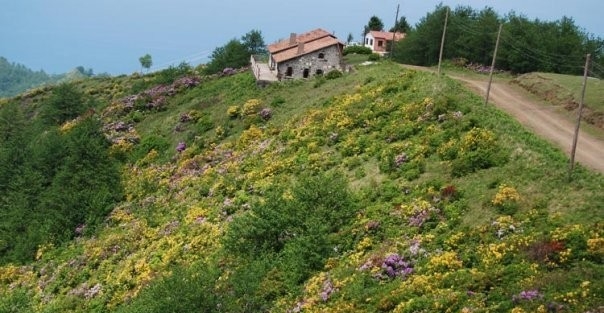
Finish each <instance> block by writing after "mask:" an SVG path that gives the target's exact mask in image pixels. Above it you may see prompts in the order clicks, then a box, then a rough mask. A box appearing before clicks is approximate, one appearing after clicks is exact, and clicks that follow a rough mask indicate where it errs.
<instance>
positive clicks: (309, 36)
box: [267, 28, 333, 53]
mask: <svg viewBox="0 0 604 313" xmlns="http://www.w3.org/2000/svg"><path fill="white" fill-rule="evenodd" d="M326 36H333V35H331V34H330V33H329V32H327V31H325V30H323V29H321V28H317V29H315V30H311V31H309V32H307V33H304V34H300V35H297V36H296V42H295V43H293V44H292V43H291V42H290V38H287V39H284V40H281V41H279V42H276V43H273V44H270V45H268V47H267V48H268V52H270V53H276V52H279V51H281V50H284V49H288V48H291V47H293V46H297V45H298V42H304V43H307V42H309V41H313V40H317V39H319V38H323V37H326Z"/></svg>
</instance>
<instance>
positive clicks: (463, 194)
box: [0, 61, 604, 312]
mask: <svg viewBox="0 0 604 313" xmlns="http://www.w3.org/2000/svg"><path fill="white" fill-rule="evenodd" d="M154 75H155V74H154ZM154 75H150V76H144V77H130V78H113V79H109V80H98V81H96V82H94V83H92V82H86V83H82V84H79V85H77V87H78V88H81V91H82V92H83V94H84V95H95V98H96V99H97V101H92V102H90V103H97V104H95V107H96V108H97V113H94V114H92V116H89V117H84V116H86V113H84V114H83V115H80V117H79V118H76V119H75V120H68V121H67V122H65V123H63V124H61V125H60V127H56V126H52V127H51V126H49V125H47V126H45V127H48V129H49V130H52V129H54V132H51V131H49V132H46V133H45V134H46V135H45V136H50V135H51V134H52V136H53V138H54V140H56V141H59V142H63V140H65V141H67V142H69V141H68V140H67V138H68V137H69V138H70V137H71V135H70V134H76V133H79V132H75V131H76V130H77V129H80V128H81V129H82V132H84V131H83V129H86V130H90V129H98V128H93V127H92V126H93V124H94V123H95V121H96V123H98V122H100V123H102V127H101V128H102V130H103V134H104V135H105V137H107V138H109V139H110V141H111V146H110V147H109V150H108V151H109V155H110V156H112V157H115V158H118V159H119V160H121V162H122V163H121V175H120V182H121V185H122V186H123V194H124V197H123V198H121V199H118V200H119V201H117V202H115V203H113V204H112V205H110V206H108V207H109V208H110V212H109V213H108V214H105V215H104V216H103V218H96V220H97V221H98V222H96V225H98V226H97V227H92V228H88V225H89V224H86V225H87V229H88V230H87V231H88V232H89V233H87V234H86V233H84V234H83V235H81V236H78V238H77V239H76V240H72V241H64V243H63V244H61V245H59V244H56V245H50V244H48V241H42V242H41V244H39V245H37V244H36V245H35V246H32V247H31V248H32V249H35V260H32V261H28V262H25V264H22V265H20V264H17V263H5V264H4V265H3V266H1V267H0V310H3V311H8V312H11V311H21V312H66V311H71V312H109V311H118V312H166V311H167V312H196V311H199V310H204V311H207V312H295V311H301V312H421V311H424V312H445V311H447V310H452V311H462V312H487V311H493V312H496V311H497V312H498V311H502V312H507V311H513V312H539V311H544V312H547V310H550V311H551V310H558V311H568V312H586V311H594V310H597V309H598V308H599V306H601V305H602V303H603V302H604V298H603V297H602V295H603V294H604V283H603V282H604V264H603V263H604V251H602V248H601V247H603V246H604V239H602V236H603V233H602V229H601V227H600V224H601V223H602V218H603V217H604V216H603V212H604V210H603V207H602V203H604V198H603V197H604V195H603V194H602V193H601V190H602V188H603V187H604V178H603V177H602V175H600V174H595V173H591V172H588V171H587V170H585V169H584V168H581V167H580V168H578V170H577V172H576V173H575V174H574V176H573V181H572V182H571V183H568V181H567V175H566V169H567V167H566V164H567V159H566V158H565V157H564V155H563V154H562V152H560V151H558V150H556V149H554V148H553V147H552V146H551V145H549V144H547V143H545V142H544V141H542V140H540V139H538V138H537V137H536V136H534V135H532V134H530V133H529V132H527V131H526V130H524V129H523V128H522V127H520V125H519V124H518V123H516V122H515V121H514V120H512V119H511V118H510V117H509V116H507V115H505V114H503V113H502V112H500V111H498V110H497V109H495V108H494V107H491V106H484V105H483V103H482V101H481V99H479V98H478V97H477V96H474V95H472V94H471V93H470V92H468V91H467V90H465V89H464V88H462V87H461V86H460V85H459V84H458V83H456V82H454V81H452V80H449V79H447V78H444V77H440V78H439V77H436V76H435V75H432V74H428V73H421V72H416V71H412V70H406V69H403V68H401V67H398V66H396V64H394V63H392V62H389V61H383V62H378V63H375V64H372V65H363V66H361V65H359V66H357V67H356V69H355V71H354V72H353V73H350V74H344V75H343V76H341V77H339V78H338V79H331V80H328V79H325V80H323V81H322V83H321V84H316V82H314V81H313V80H310V81H287V82H283V83H277V84H273V85H270V86H268V87H266V88H264V89H260V88H257V87H256V86H255V81H254V78H253V76H252V74H251V73H249V72H245V73H239V74H236V75H229V76H200V75H199V74H198V73H196V72H195V71H194V70H190V71H188V72H187V73H186V74H183V75H182V76H177V77H175V79H174V80H173V81H172V82H171V83H162V84H160V85H156V83H155V80H154V79H155V77H156V76H154ZM141 81H142V82H145V84H146V85H141V86H142V87H139V88H137V91H136V92H131V91H132V90H133V89H132V87H133V86H134V85H136V84H140V82H141ZM97 84H98V85H97ZM107 86H112V87H111V88H107ZM114 86H115V87H114ZM96 88H100V89H101V90H110V92H111V95H108V94H104V92H102V91H99V90H96ZM85 97H86V96H85ZM50 98H51V96H50V95H47V94H45V93H44V92H40V93H39V94H35V95H33V96H27V97H25V96H23V97H20V98H15V99H12V100H11V101H10V102H7V103H4V104H2V106H1V107H0V114H4V115H3V116H13V115H15V116H19V114H20V115H21V116H23V118H21V119H18V120H17V119H15V120H16V121H21V122H20V123H21V124H20V123H10V124H8V123H2V122H0V126H1V127H3V128H2V129H1V132H0V134H3V135H4V136H3V137H0V138H10V140H11V144H14V143H17V142H20V140H19V138H23V137H19V136H26V135H28V133H23V132H21V131H20V129H18V128H15V126H17V125H25V126H27V125H28V124H27V123H28V122H27V121H28V120H27V119H26V118H25V116H35V115H36V114H35V113H36V112H42V111H43V108H44V107H45V104H46V103H47V102H46V101H49V99H50ZM85 103H88V102H86V101H85ZM24 108H27V109H24ZM0 121H2V119H0ZM87 121H88V122H87ZM89 123H90V124H89ZM86 125H88V126H86ZM25 126H23V127H25ZM53 127H54V128H53ZM34 133H36V134H40V133H41V132H37V131H36V132H34ZM84 133H86V134H89V132H84ZM93 133H94V132H93ZM85 137H86V136H76V137H75V138H73V139H72V143H71V144H69V146H74V147H78V146H79V145H78V144H77V143H80V144H81V141H77V140H76V139H83V138H85ZM89 137H92V138H98V137H95V136H89ZM49 142H50V139H49ZM93 142H94V143H98V142H100V140H99V141H97V139H95V140H93ZM65 145H68V144H67V143H66V144H65ZM91 145H92V143H91ZM0 147H5V145H4V144H3V145H1V146H0ZM48 147H49V149H50V147H53V149H56V150H58V151H62V153H67V152H65V151H63V149H57V147H61V146H56V145H53V144H50V143H49V144H48ZM88 150H91V149H86V151H88ZM92 150H94V149H92ZM2 151H3V153H0V157H2V158H3V159H2V161H4V160H8V161H9V162H12V161H13V160H17V161H19V160H20V161H21V162H24V160H25V159H26V158H23V157H22V155H21V154H19V153H21V151H20V150H18V149H10V152H11V153H4V152H5V151H4V150H2ZM53 151H54V150H53ZM68 151H71V150H70V149H68ZM6 152H8V150H7V151H6ZM43 155H47V154H43ZM49 155H52V154H49ZM76 155H84V156H86V157H85V158H84V159H85V160H87V159H89V158H90V159H91V160H97V159H96V158H92V157H91V156H88V155H86V154H84V152H83V151H79V153H76ZM67 159H69V158H65V160H67ZM106 159H107V160H111V157H107V158H106ZM53 160H56V158H51V159H48V160H47V162H51V161H53ZM61 160H63V159H61ZM74 160H75V158H74ZM97 161H98V162H101V160H97ZM106 162H108V161H106ZM62 163H63V162H62V161H61V164H62ZM5 164H11V163H6V162H0V166H3V168H2V171H1V173H5V170H6V171H7V173H10V175H11V176H10V177H11V178H13V177H18V172H16V169H18V168H19V165H17V166H7V165H5ZM17 164H18V163H17ZM43 164H45V163H43ZM68 164H72V163H68ZM84 164H87V163H84ZM48 168H51V167H50V165H48ZM76 168H77V167H76ZM70 169H71V172H74V170H75V169H74V168H70ZM13 170H15V171H13ZM85 173H88V172H85ZM55 176H58V177H60V179H59V178H57V181H58V182H61V185H66V186H72V187H74V186H76V185H77V184H71V182H73V181H75V180H72V179H70V177H66V176H65V175H55ZM84 176H85V177H90V175H84ZM53 177H54V176H53ZM0 178H1V179H0V187H5V186H9V185H11V181H12V180H11V179H8V178H7V177H5V176H2V177H0ZM116 185H117V184H116ZM57 186H58V185H57ZM51 187H52V185H51ZM69 189H72V188H69ZM69 189H66V190H69ZM75 189H76V190H77V188H75ZM95 189H99V188H95ZM21 190H22V191H26V190H27V189H26V188H21ZM49 190H53V191H56V189H52V188H51V189H49ZM16 192H17V189H15V190H13V195H14V196H13V197H12V198H10V200H8V201H5V200H4V199H3V202H2V205H3V207H2V209H3V211H2V212H5V211H4V209H9V208H10V209H12V208H17V205H19V203H20V202H19V201H20V199H19V198H18V197H17V194H16ZM24 194H27V193H26V192H24ZM53 194H55V197H59V195H57V194H56V193H54V192H53ZM52 199H54V198H52ZM69 199H71V198H69ZM74 199H79V198H74ZM67 200H68V199H67ZM52 203H59V202H58V201H57V202H52ZM23 207H26V206H23ZM55 207H59V206H55ZM66 208H67V206H66ZM18 212H20V211H18ZM98 212H101V211H98ZM104 212H107V211H104ZM96 216H98V215H96ZM2 220H3V221H4V219H2ZM3 223H4V222H3ZM3 225H8V224H3ZM15 225H20V224H15ZM5 251H6V250H5Z"/></svg>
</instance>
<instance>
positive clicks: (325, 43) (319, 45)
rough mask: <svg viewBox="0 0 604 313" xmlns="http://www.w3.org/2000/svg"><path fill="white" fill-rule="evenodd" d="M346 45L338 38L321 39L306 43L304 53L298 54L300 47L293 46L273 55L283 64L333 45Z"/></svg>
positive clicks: (276, 60)
mask: <svg viewBox="0 0 604 313" xmlns="http://www.w3.org/2000/svg"><path fill="white" fill-rule="evenodd" d="M338 44H339V45H342V46H343V45H344V44H343V43H342V42H340V41H339V40H338V39H337V38H335V37H331V36H328V37H323V38H319V39H317V40H313V41H311V42H307V43H304V50H303V51H302V53H298V52H299V51H298V45H295V46H291V48H289V49H285V50H281V51H279V52H277V53H274V54H273V59H274V60H275V62H277V63H279V62H283V61H287V60H290V59H293V58H295V57H297V56H299V55H304V54H307V53H311V52H314V51H317V50H321V49H323V48H327V47H331V46H333V45H338Z"/></svg>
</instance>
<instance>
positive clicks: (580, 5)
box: [0, 0, 604, 74]
mask: <svg viewBox="0 0 604 313" xmlns="http://www.w3.org/2000/svg"><path fill="white" fill-rule="evenodd" d="M0 1H1V2H2V4H1V5H0V8H1V9H0V56H3V57H5V58H7V59H8V60H9V61H10V62H17V63H21V64H24V65H26V66H27V67H30V68H32V69H34V70H39V69H43V70H45V71H46V72H48V73H55V74H58V73H63V72H67V71H69V70H71V69H73V68H74V67H76V66H79V65H81V66H84V67H86V68H92V69H93V70H94V72H95V73H102V72H108V73H111V74H124V73H125V74H130V73H132V72H134V71H137V70H139V69H140V63H139V62H138V58H139V57H140V56H142V55H144V54H145V53H149V54H151V56H152V57H153V64H154V66H153V67H167V66H169V65H178V64H179V63H180V62H182V61H187V62H189V63H191V64H198V63H200V62H207V61H208V56H209V55H210V54H211V52H212V51H213V50H214V48H216V47H218V46H222V45H224V44H225V43H226V42H228V41H229V40H230V39H233V38H240V37H241V36H242V35H244V34H245V33H247V32H248V31H250V30H252V29H258V30H260V31H261V32H262V35H263V37H264V40H265V42H266V43H267V44H268V43H272V42H274V41H276V40H278V39H282V38H287V37H288V36H289V34H290V33H291V32H297V33H302V32H305V31H309V30H312V29H315V28H319V27H320V28H323V29H325V30H328V31H332V32H335V34H336V36H338V37H339V38H340V39H341V40H343V41H344V40H346V37H347V36H348V34H349V33H352V34H353V36H354V39H355V40H360V36H361V35H360V33H361V31H362V29H363V25H365V24H367V21H368V20H369V18H370V17H371V16H372V15H377V16H378V17H380V18H381V19H382V21H383V22H384V24H385V26H386V28H390V27H391V26H392V25H393V23H394V18H395V14H396V6H397V4H400V5H401V13H400V14H401V15H404V16H406V17H407V20H408V21H409V22H410V23H411V24H412V25H415V24H416V23H417V22H418V21H419V20H420V18H422V17H424V16H425V15H426V13H428V12H431V11H433V10H434V8H435V6H436V5H438V4H439V3H443V4H444V5H448V6H450V7H452V8H455V7H457V6H459V5H468V6H471V7H473V8H475V9H482V8H484V7H487V6H489V7H492V8H494V9H495V10H496V11H497V12H498V13H500V14H501V15H504V14H505V13H509V12H510V11H515V12H516V13H517V14H522V15H525V16H526V17H528V18H530V19H534V18H539V19H541V20H547V21H553V20H557V19H559V18H561V17H562V16H568V17H572V18H573V19H574V20H575V23H576V25H578V26H579V27H581V28H583V29H585V30H586V31H587V32H589V33H593V34H595V35H597V36H599V37H604V19H602V14H603V12H604V1H603V0H574V1H563V0H465V1H464V0H455V1H453V0H443V1H432V0H414V1H401V0H377V1H376V0H348V1H333V0H304V1H285V0H255V1H241V0H220V1H210V0H169V1H168V0H96V1H93V0H0Z"/></svg>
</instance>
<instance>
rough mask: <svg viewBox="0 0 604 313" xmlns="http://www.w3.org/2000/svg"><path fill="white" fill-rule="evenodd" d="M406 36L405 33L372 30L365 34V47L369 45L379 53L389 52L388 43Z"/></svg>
mask: <svg viewBox="0 0 604 313" xmlns="http://www.w3.org/2000/svg"><path fill="white" fill-rule="evenodd" d="M403 38H405V33H399V32H396V33H393V32H381V31H375V30H372V31H370V32H368V33H367V34H366V35H365V44H364V46H365V47H368V48H370V49H371V51H373V52H374V53H378V54H381V55H384V54H385V53H386V52H388V51H387V50H386V49H387V47H388V43H389V42H390V43H391V42H392V40H394V41H399V40H401V39H403Z"/></svg>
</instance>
